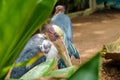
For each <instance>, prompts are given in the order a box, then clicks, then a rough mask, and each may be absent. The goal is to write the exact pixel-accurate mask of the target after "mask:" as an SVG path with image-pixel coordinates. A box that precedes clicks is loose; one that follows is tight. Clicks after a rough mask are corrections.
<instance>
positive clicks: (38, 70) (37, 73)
mask: <svg viewBox="0 0 120 80" xmlns="http://www.w3.org/2000/svg"><path fill="white" fill-rule="evenodd" d="M55 62H56V59H52V60H50V61H47V62H44V63H42V64H39V65H37V66H35V67H34V68H32V69H31V70H30V71H28V72H27V73H26V74H24V75H23V76H22V77H21V78H20V79H24V80H32V79H37V78H40V77H43V76H44V75H46V74H48V72H50V71H51V70H52V69H53V68H54V66H55Z"/></svg>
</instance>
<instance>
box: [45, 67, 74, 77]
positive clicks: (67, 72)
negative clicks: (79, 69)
mask: <svg viewBox="0 0 120 80" xmlns="http://www.w3.org/2000/svg"><path fill="white" fill-rule="evenodd" d="M75 71H76V66H71V67H68V68H64V69H59V70H56V71H52V72H51V73H49V74H48V75H47V76H49V77H52V78H69V77H70V76H71V75H72V74H73V73H74V72H75Z"/></svg>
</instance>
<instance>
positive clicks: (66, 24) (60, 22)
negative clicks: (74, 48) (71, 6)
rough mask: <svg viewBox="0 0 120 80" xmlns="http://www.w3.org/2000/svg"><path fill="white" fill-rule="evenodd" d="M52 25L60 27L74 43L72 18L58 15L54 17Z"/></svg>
mask: <svg viewBox="0 0 120 80" xmlns="http://www.w3.org/2000/svg"><path fill="white" fill-rule="evenodd" d="M51 23H53V24H55V25H57V26H59V27H60V28H61V29H62V30H63V31H64V32H65V34H66V35H67V38H68V39H69V40H70V41H71V42H72V40H73V32H72V23H71V20H70V18H69V17H68V16H67V15H65V14H56V15H55V16H53V17H52V19H51Z"/></svg>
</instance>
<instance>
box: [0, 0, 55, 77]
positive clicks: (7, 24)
mask: <svg viewBox="0 0 120 80" xmlns="http://www.w3.org/2000/svg"><path fill="white" fill-rule="evenodd" d="M55 2H56V0H52V1H49V0H25V1H22V0H17V1H16V0H11V1H8V0H0V59H1V61H0V78H3V76H5V74H6V73H7V71H8V70H9V68H8V66H10V65H12V64H13V62H14V61H15V59H16V57H17V56H18V55H19V53H20V52H21V50H22V49H23V47H24V45H25V43H26V42H27V40H28V39H29V38H30V36H31V35H32V34H33V33H34V32H35V31H36V30H37V29H38V28H39V26H41V25H42V24H43V23H44V22H45V21H46V20H47V18H48V17H49V15H50V13H51V11H52V9H53V7H54V5H55Z"/></svg>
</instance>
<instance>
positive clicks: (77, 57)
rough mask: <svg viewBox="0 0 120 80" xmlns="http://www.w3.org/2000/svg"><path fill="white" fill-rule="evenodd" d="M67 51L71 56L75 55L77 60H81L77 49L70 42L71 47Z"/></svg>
mask: <svg viewBox="0 0 120 80" xmlns="http://www.w3.org/2000/svg"><path fill="white" fill-rule="evenodd" d="M67 49H68V52H69V55H70V56H72V55H73V56H74V57H75V58H76V59H80V55H79V53H78V51H77V49H76V48H75V47H74V45H73V44H72V43H71V42H69V46H68V48H67Z"/></svg>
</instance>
